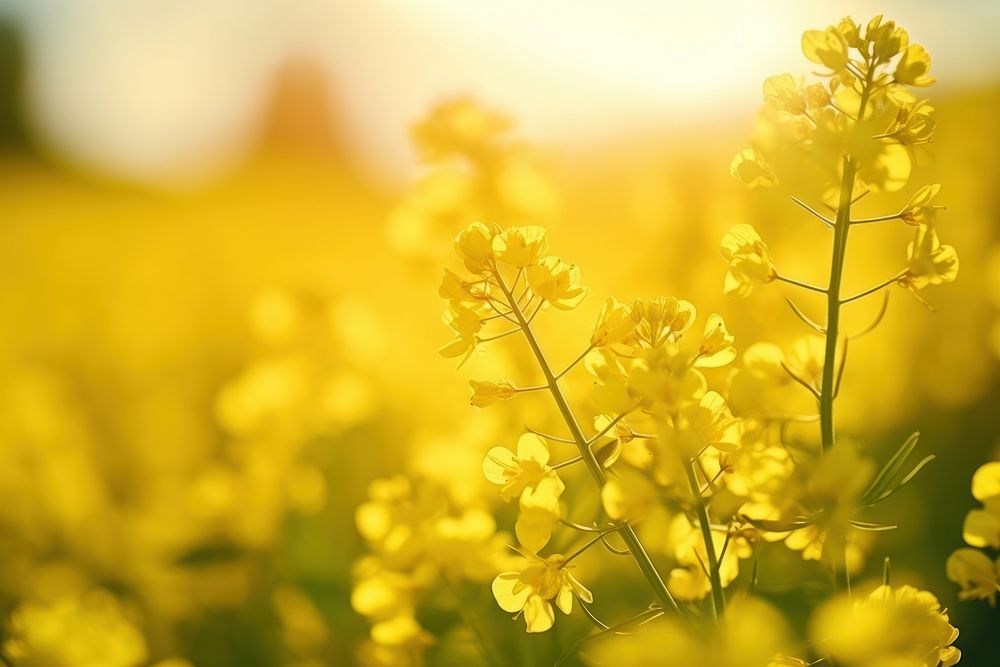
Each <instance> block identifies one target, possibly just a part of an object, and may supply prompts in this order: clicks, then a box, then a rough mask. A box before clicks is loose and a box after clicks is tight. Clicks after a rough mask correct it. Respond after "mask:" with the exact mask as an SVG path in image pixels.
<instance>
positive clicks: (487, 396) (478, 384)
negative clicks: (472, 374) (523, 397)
mask: <svg viewBox="0 0 1000 667" xmlns="http://www.w3.org/2000/svg"><path fill="white" fill-rule="evenodd" d="M469 386H470V387H472V401H471V402H472V405H474V406H476V407H477V408H485V407H488V406H490V405H493V404H494V403H496V402H497V401H506V400H508V399H510V398H513V397H514V394H516V393H517V388H516V387H514V385H512V384H511V383H510V382H509V381H508V380H501V381H500V382H491V381H489V380H485V381H480V380H469Z"/></svg>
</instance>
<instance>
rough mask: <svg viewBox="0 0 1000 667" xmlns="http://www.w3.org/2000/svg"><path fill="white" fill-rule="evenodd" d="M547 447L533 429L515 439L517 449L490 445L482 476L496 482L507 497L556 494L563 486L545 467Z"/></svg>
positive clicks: (503, 495) (557, 495)
mask: <svg viewBox="0 0 1000 667" xmlns="http://www.w3.org/2000/svg"><path fill="white" fill-rule="evenodd" d="M548 463H549V449H548V447H546V446H545V441H544V440H542V439H541V438H540V437H539V436H537V435H535V434H534V433H525V434H523V435H522V436H521V437H520V438H518V441H517V453H516V454H515V453H514V452H512V451H511V450H509V449H507V448H506V447H494V448H493V449H491V450H490V451H489V452H487V453H486V458H485V459H483V474H484V475H486V479H488V480H489V481H491V482H493V483H494V484H498V485H499V486H500V487H501V488H500V496H501V497H502V498H503V499H504V500H510V499H511V498H515V497H517V496H519V495H521V494H522V493H524V492H528V493H529V494H533V495H551V496H553V497H555V498H558V497H559V496H560V495H561V494H562V492H563V490H564V489H565V488H566V487H565V486H564V485H563V483H562V480H560V479H559V476H558V475H556V473H555V471H554V470H553V469H552V468H550V467H549V465H548Z"/></svg>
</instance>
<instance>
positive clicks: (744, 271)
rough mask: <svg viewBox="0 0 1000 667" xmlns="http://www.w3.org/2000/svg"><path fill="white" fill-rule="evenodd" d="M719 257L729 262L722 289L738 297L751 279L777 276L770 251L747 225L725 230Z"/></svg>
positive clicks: (747, 291) (745, 291) (746, 292)
mask: <svg viewBox="0 0 1000 667" xmlns="http://www.w3.org/2000/svg"><path fill="white" fill-rule="evenodd" d="M722 258H723V259H725V260H726V261H727V262H729V272H728V273H727V274H726V282H725V285H724V287H723V291H724V292H725V293H726V294H730V295H732V296H735V297H738V298H742V297H745V296H748V295H749V294H750V292H751V291H752V290H753V284H754V283H755V282H757V283H769V282H771V281H772V280H774V279H775V278H776V277H777V276H778V272H777V270H776V269H775V268H774V262H773V261H772V260H771V253H770V252H768V249H767V246H766V245H764V242H763V241H762V240H761V238H760V235H759V234H757V230H756V229H754V228H753V227H752V226H750V225H735V226H733V227H731V228H730V229H729V231H728V232H726V235H725V236H724V237H722Z"/></svg>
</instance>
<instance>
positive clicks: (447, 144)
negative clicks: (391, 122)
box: [412, 97, 511, 159]
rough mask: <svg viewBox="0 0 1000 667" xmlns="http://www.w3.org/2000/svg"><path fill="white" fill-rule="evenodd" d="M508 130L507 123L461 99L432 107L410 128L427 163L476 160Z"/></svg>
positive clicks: (470, 100)
mask: <svg viewBox="0 0 1000 667" xmlns="http://www.w3.org/2000/svg"><path fill="white" fill-rule="evenodd" d="M510 127H511V121H510V119H508V118H506V117H505V116H502V115H500V114H498V113H495V112H493V111H490V110H489V109H485V108H484V107H482V106H481V105H479V104H478V103H476V102H475V101H474V100H472V99H470V98H467V97H462V98H458V99H454V100H448V101H446V102H444V103H442V104H440V105H438V106H437V107H435V108H434V110H433V111H432V112H431V114H430V115H429V116H428V117H427V118H426V119H425V120H423V121H421V122H420V123H418V124H417V125H415V126H414V127H413V129H412V136H413V141H414V143H415V144H416V145H417V148H419V149H420V152H421V153H422V154H423V156H424V157H425V158H426V159H441V158H444V157H447V156H449V155H451V154H454V153H461V154H466V155H469V156H470V157H479V156H480V154H481V153H482V152H483V151H485V150H488V149H489V147H490V146H491V144H492V143H493V142H494V141H495V140H496V139H497V138H498V137H499V136H501V135H502V134H503V133H505V132H506V131H507V130H509V129H510Z"/></svg>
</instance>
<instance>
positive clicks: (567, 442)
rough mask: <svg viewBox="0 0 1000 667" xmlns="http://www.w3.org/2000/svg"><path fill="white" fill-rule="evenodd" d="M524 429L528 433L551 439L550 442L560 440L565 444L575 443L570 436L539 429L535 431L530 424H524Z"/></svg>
mask: <svg viewBox="0 0 1000 667" xmlns="http://www.w3.org/2000/svg"><path fill="white" fill-rule="evenodd" d="M524 430H525V431H527V432H528V433H534V434H535V435H537V436H538V437H539V438H545V439H546V440H551V441H552V442H562V443H565V444H567V445H575V444H576V440H571V439H570V438H560V437H559V436H558V435H549V434H548V433H542V432H541V431H536V430H535V429H533V428H531V427H530V426H525V427H524Z"/></svg>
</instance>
